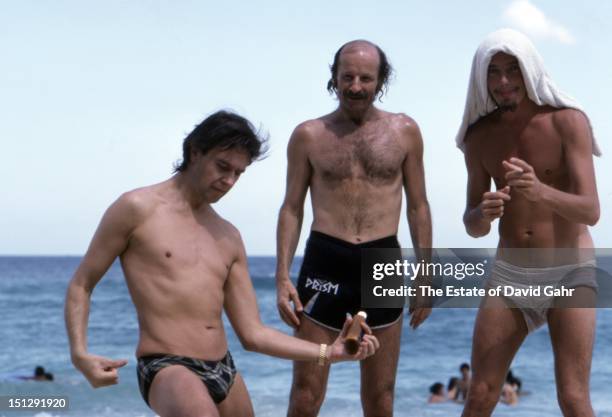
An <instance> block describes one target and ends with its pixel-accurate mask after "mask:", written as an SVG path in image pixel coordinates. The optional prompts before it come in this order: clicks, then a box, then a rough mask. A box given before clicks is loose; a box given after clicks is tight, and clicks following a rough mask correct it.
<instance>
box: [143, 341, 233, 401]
mask: <svg viewBox="0 0 612 417" xmlns="http://www.w3.org/2000/svg"><path fill="white" fill-rule="evenodd" d="M172 365H182V366H184V367H185V368H187V369H189V370H190V371H191V372H193V373H195V374H196V375H197V376H199V377H200V380H201V381H202V382H203V383H204V385H205V386H206V388H207V389H208V393H209V394H210V396H211V398H212V399H213V401H214V402H215V403H216V404H219V403H220V402H221V401H223V400H224V399H225V397H227V394H228V393H229V390H230V388H231V387H232V384H233V383H234V378H235V377H236V366H235V365H234V361H233V359H232V355H230V353H229V351H228V352H227V353H226V354H225V356H224V357H223V359H221V360H219V361H205V360H202V359H193V358H189V357H187V356H175V355H164V354H157V355H147V356H142V357H140V358H138V368H137V373H138V386H139V387H140V393H141V394H142V398H143V399H144V400H145V402H146V403H147V405H149V406H150V404H149V389H151V384H152V383H153V378H155V375H157V373H158V372H159V371H161V370H162V369H163V368H165V367H167V366H172Z"/></svg>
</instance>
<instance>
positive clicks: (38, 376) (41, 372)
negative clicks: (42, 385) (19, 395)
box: [17, 366, 53, 381]
mask: <svg viewBox="0 0 612 417" xmlns="http://www.w3.org/2000/svg"><path fill="white" fill-rule="evenodd" d="M17 378H18V379H22V380H26V381H53V374H52V373H51V372H45V368H44V367H42V366H37V367H36V368H35V369H34V374H33V375H28V376H19V377H17Z"/></svg>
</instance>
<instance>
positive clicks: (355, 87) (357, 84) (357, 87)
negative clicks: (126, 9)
mask: <svg viewBox="0 0 612 417" xmlns="http://www.w3.org/2000/svg"><path fill="white" fill-rule="evenodd" d="M349 89H350V91H351V92H353V93H358V92H360V91H361V89H362V86H361V81H359V79H356V80H353V82H352V83H351V86H350V87H349Z"/></svg>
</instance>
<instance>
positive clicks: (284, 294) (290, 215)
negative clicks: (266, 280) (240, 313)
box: [276, 124, 312, 327]
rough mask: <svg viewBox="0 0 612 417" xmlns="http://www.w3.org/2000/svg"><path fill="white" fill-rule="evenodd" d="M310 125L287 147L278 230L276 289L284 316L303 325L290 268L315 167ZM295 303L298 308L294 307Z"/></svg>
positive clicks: (297, 132)
mask: <svg viewBox="0 0 612 417" xmlns="http://www.w3.org/2000/svg"><path fill="white" fill-rule="evenodd" d="M307 129H308V128H307V127H306V126H305V125H304V124H302V125H300V126H298V127H297V128H296V129H295V131H294V132H293V134H292V135H291V138H290V139H289V146H288V148H287V189H286V191H285V200H284V201H283V205H282V206H281V209H280V212H279V214H278V226H277V230H276V288H277V307H278V311H279V313H280V316H281V318H282V319H283V321H284V322H285V323H287V324H288V325H290V326H292V327H297V326H299V325H300V320H299V318H298V316H297V315H296V312H297V313H299V312H301V311H302V304H301V303H300V299H299V297H298V294H297V291H296V290H295V287H294V286H293V284H292V283H291V280H290V279H289V269H290V268H291V262H292V261H293V255H294V254H295V249H296V247H297V244H298V240H299V238H300V230H301V229H302V219H303V217H304V199H305V198H306V192H307V191H308V186H309V184H310V176H311V174H312V168H311V166H310V162H309V161H308V155H307V152H306V137H307V134H308V132H307ZM291 302H293V305H294V308H291Z"/></svg>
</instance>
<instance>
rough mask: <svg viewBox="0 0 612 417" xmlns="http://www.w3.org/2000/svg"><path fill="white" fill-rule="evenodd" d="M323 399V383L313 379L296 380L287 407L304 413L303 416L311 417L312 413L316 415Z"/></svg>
mask: <svg viewBox="0 0 612 417" xmlns="http://www.w3.org/2000/svg"><path fill="white" fill-rule="evenodd" d="M324 398H325V384H324V383H321V382H320V381H317V380H315V379H313V378H296V379H295V380H294V382H293V387H292V388H291V399H290V404H289V407H290V409H294V410H303V411H305V413H304V414H303V415H312V412H314V415H316V414H317V412H318V410H319V408H320V407H321V404H322V403H323V399H324ZM292 415H294V414H292ZM295 415H302V414H295Z"/></svg>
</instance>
